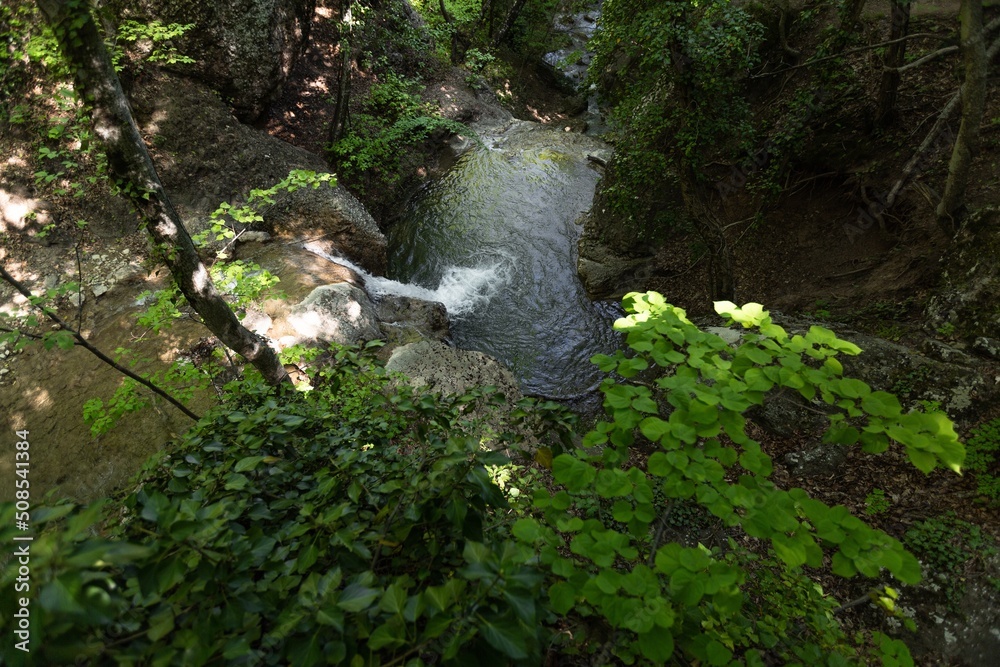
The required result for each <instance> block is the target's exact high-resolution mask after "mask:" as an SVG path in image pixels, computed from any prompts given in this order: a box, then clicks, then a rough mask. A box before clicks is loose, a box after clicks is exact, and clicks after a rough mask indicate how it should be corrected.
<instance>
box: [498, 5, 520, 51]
mask: <svg viewBox="0 0 1000 667" xmlns="http://www.w3.org/2000/svg"><path fill="white" fill-rule="evenodd" d="M526 1H527V0H515V2H514V6H513V7H511V8H510V11H509V12H507V18H505V19H504V21H503V25H502V26H500V32H498V33H497V34H496V37H494V38H493V48H496V47H498V46H500V43H501V42H503V41H504V40H505V39H507V35H508V34H510V31H511V28H513V27H514V22H515V21H517V17H518V16H520V14H521V10H522V9H524V4H525V2H526Z"/></svg>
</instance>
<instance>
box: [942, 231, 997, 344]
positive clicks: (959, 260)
mask: <svg viewBox="0 0 1000 667" xmlns="http://www.w3.org/2000/svg"><path fill="white" fill-rule="evenodd" d="M970 228H971V229H970ZM998 253H1000V213H997V212H985V213H979V214H978V215H974V216H972V219H971V220H970V222H969V223H968V226H967V228H966V229H965V230H963V232H962V234H961V235H960V237H959V238H957V239H956V240H955V242H954V244H953V246H952V248H951V249H950V250H949V251H948V253H947V254H945V256H944V257H943V258H942V259H941V262H942V266H943V270H942V272H941V288H940V289H939V290H938V292H937V294H935V295H934V296H933V297H931V299H930V300H929V301H928V303H927V309H926V315H927V329H928V330H929V331H931V332H938V331H943V330H951V331H952V332H954V334H955V335H956V336H957V337H959V338H960V339H961V340H962V341H963V342H964V343H971V344H972V349H973V350H974V351H975V352H977V353H979V354H982V355H984V356H988V357H993V358H1000V344H998V343H997V340H996V339H997V338H1000V307H998V306H1000V254H998Z"/></svg>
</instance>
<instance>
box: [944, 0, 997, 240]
mask: <svg viewBox="0 0 1000 667" xmlns="http://www.w3.org/2000/svg"><path fill="white" fill-rule="evenodd" d="M959 18H960V19H961V21H962V32H961V37H962V43H961V48H962V56H963V59H964V61H965V78H964V80H963V81H962V91H961V95H962V122H961V124H960V125H959V128H958V136H957V137H956V138H955V147H954V148H953V149H952V153H951V162H950V163H949V164H948V180H947V181H946V183H945V188H944V195H942V197H941V202H940V203H939V204H938V208H937V220H938V224H939V225H940V226H941V228H942V229H943V230H944V231H945V232H946V233H948V234H954V233H955V231H957V229H958V225H959V223H960V222H961V219H962V217H963V212H964V209H965V190H966V186H967V185H968V181H969V169H970V167H971V166H972V158H973V157H974V156H975V153H976V148H977V146H978V144H979V126H980V124H981V123H982V120H983V112H984V111H985V108H986V68H987V65H988V60H987V57H986V42H985V41H984V36H983V0H962V3H961V5H960V7H959Z"/></svg>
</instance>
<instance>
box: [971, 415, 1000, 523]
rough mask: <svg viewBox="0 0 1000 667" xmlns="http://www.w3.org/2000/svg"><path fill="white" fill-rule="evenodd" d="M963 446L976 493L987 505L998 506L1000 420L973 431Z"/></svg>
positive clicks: (999, 498) (999, 487)
mask: <svg viewBox="0 0 1000 667" xmlns="http://www.w3.org/2000/svg"><path fill="white" fill-rule="evenodd" d="M965 446H966V451H967V453H968V454H967V457H966V460H965V466H966V468H967V469H968V470H969V471H970V472H972V473H973V474H974V475H975V477H976V492H977V493H978V494H979V495H980V496H982V497H983V498H984V499H985V500H986V501H987V502H988V503H990V504H992V505H996V504H1000V419H993V420H991V421H988V422H986V423H985V424H981V425H979V426H977V427H976V428H975V429H973V430H972V433H971V434H970V435H969V440H968V442H966V445H965Z"/></svg>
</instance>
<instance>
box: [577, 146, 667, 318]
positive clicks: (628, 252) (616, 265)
mask: <svg viewBox="0 0 1000 667" xmlns="http://www.w3.org/2000/svg"><path fill="white" fill-rule="evenodd" d="M595 157H597V158H600V159H601V160H602V161H604V163H606V164H607V165H608V166H607V168H606V174H605V177H604V179H602V181H601V184H600V185H599V186H598V191H597V194H596V196H595V198H594V205H593V206H592V207H591V209H590V211H589V212H588V213H587V214H586V215H585V216H584V218H583V236H581V237H580V243H579V259H578V260H577V273H578V274H579V275H580V280H581V281H582V282H583V285H584V287H585V288H586V289H587V294H588V295H589V296H590V298H592V299H609V298H616V299H617V298H621V297H622V296H623V295H625V294H626V293H628V292H632V291H638V292H644V291H646V289H647V285H648V281H649V276H650V273H651V267H652V260H653V254H654V253H655V251H656V247H657V246H658V245H660V242H659V241H658V239H657V237H658V235H659V234H660V233H661V232H658V231H657V230H656V229H654V227H655V226H656V225H661V224H662V225H666V226H667V227H672V226H674V225H676V224H679V223H678V222H676V221H679V220H681V219H682V218H683V217H684V207H683V202H682V201H681V197H680V192H679V191H677V190H676V187H674V186H672V185H670V184H657V185H656V186H655V189H656V190H657V191H658V192H659V194H658V196H657V197H656V198H655V199H656V201H653V199H654V198H650V200H649V201H645V202H643V203H642V207H641V208H642V210H640V211H637V212H633V213H632V214H629V215H623V214H621V213H618V212H616V211H615V210H614V208H613V206H612V205H611V204H610V203H609V201H610V197H609V195H608V193H609V192H610V191H611V190H612V189H613V188H614V187H616V180H617V176H616V165H615V161H614V160H613V159H610V156H609V155H600V156H595ZM598 164H600V162H599V163H598ZM651 187H652V186H651ZM654 220H655V221H657V222H655V223H654V222H653V221H654ZM670 220H674V221H675V222H669V221H670Z"/></svg>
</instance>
